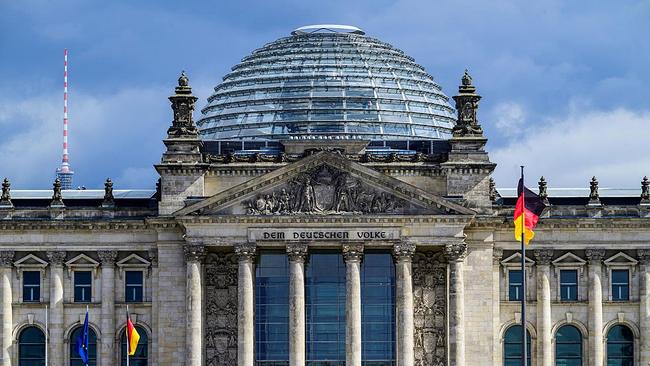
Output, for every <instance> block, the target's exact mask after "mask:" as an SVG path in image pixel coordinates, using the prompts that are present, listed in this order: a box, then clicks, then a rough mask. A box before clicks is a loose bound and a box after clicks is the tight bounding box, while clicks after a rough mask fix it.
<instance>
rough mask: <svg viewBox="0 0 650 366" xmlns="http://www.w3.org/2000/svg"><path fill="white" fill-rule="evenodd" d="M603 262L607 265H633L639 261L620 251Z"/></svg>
mask: <svg viewBox="0 0 650 366" xmlns="http://www.w3.org/2000/svg"><path fill="white" fill-rule="evenodd" d="M603 263H605V265H606V266H617V265H618V266H633V265H636V264H637V263H638V261H637V260H636V259H634V258H632V257H630V256H629V255H627V254H625V253H623V252H618V253H616V254H614V255H613V256H611V257H609V258H607V259H606V260H604V261H603Z"/></svg>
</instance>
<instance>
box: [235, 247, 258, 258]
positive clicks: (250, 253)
mask: <svg viewBox="0 0 650 366" xmlns="http://www.w3.org/2000/svg"><path fill="white" fill-rule="evenodd" d="M256 250H257V246H256V245H255V243H239V244H235V255H237V257H239V260H249V261H252V260H253V259H255V251H256Z"/></svg>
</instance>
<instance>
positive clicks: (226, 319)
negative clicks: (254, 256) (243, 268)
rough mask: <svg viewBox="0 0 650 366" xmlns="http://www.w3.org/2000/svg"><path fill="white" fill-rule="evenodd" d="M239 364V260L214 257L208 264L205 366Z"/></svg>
mask: <svg viewBox="0 0 650 366" xmlns="http://www.w3.org/2000/svg"><path fill="white" fill-rule="evenodd" d="M236 364H237V257H236V256H235V255H234V254H232V253H218V254H217V253H210V254H209V255H208V256H207V258H206V263H205V365H206V366H232V365H236Z"/></svg>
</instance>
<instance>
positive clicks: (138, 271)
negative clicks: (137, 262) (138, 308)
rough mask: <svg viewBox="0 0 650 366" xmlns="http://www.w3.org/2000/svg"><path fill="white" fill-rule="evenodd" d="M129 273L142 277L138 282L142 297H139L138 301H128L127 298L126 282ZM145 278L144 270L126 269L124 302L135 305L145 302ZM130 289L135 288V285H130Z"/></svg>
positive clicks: (127, 284) (127, 286)
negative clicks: (138, 274)
mask: <svg viewBox="0 0 650 366" xmlns="http://www.w3.org/2000/svg"><path fill="white" fill-rule="evenodd" d="M129 272H132V273H140V275H141V276H142V277H141V282H140V285H139V286H140V288H141V291H142V296H141V298H140V299H139V300H129V298H128V291H129V283H128V281H127V276H128V274H129ZM145 277H146V275H145V271H144V270H138V269H128V270H125V271H124V302H128V303H136V304H137V303H142V302H145V298H146V292H145V290H146V288H145V282H146V281H145ZM131 287H137V285H131Z"/></svg>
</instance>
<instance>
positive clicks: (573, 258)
mask: <svg viewBox="0 0 650 366" xmlns="http://www.w3.org/2000/svg"><path fill="white" fill-rule="evenodd" d="M552 263H553V267H554V270H555V278H556V280H557V281H556V285H555V286H556V289H557V291H556V292H555V299H556V301H558V302H572V301H574V302H578V301H586V300H587V299H586V289H587V288H588V285H587V284H585V282H584V281H585V265H586V264H587V261H586V260H584V259H582V258H580V257H578V256H577V255H575V254H573V253H572V252H567V253H565V254H563V255H562V256H560V257H559V258H557V259H555V260H554V261H553V262H552ZM563 270H575V271H577V272H578V276H577V290H576V297H577V300H562V293H561V291H562V286H561V284H560V282H561V281H560V280H561V278H560V271H563Z"/></svg>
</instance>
